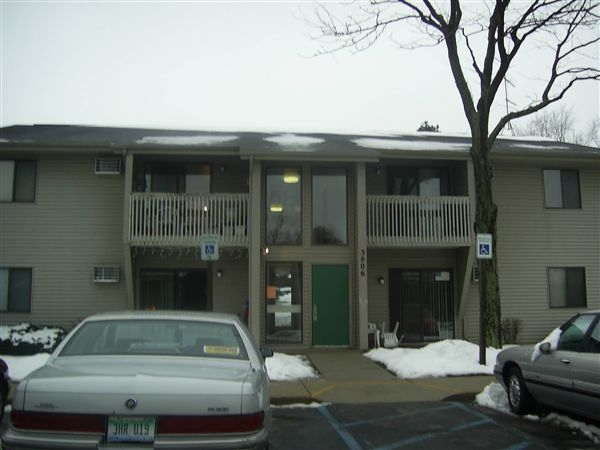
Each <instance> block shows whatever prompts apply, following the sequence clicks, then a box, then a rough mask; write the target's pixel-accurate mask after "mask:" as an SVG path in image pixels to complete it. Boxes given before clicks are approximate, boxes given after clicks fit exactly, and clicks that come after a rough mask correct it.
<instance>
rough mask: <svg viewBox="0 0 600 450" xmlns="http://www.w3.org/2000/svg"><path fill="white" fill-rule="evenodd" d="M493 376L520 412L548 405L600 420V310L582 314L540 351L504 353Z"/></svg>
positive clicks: (530, 348)
mask: <svg viewBox="0 0 600 450" xmlns="http://www.w3.org/2000/svg"><path fill="white" fill-rule="evenodd" d="M494 372H495V375H496V378H497V379H498V380H499V381H500V382H502V383H503V385H504V387H505V389H506V391H507V394H508V403H509V406H510V409H511V410H512V411H513V412H515V413H516V414H527V413H529V412H533V411H534V410H535V409H536V405H537V404H543V405H545V406H549V407H552V408H556V409H560V410H563V411H566V412H569V413H572V414H576V415H580V416H584V417H588V418H590V419H592V420H600V311H590V312H585V313H581V314H577V315H576V316H574V317H572V318H571V319H570V320H569V321H567V322H566V323H565V324H564V325H563V326H561V327H560V329H558V330H556V331H555V332H553V333H551V334H550V335H549V338H547V340H546V341H544V342H542V343H540V344H538V345H536V346H535V347H534V346H520V347H512V348H508V349H506V350H503V351H501V352H500V353H499V354H498V357H497V360H496V366H495V368H494Z"/></svg>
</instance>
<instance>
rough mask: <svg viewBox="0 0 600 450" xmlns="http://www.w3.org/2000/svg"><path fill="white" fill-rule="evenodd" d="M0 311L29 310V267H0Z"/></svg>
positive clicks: (26, 311)
mask: <svg viewBox="0 0 600 450" xmlns="http://www.w3.org/2000/svg"><path fill="white" fill-rule="evenodd" d="M0 311H6V312H25V313H28V312H30V311H31V269H0Z"/></svg>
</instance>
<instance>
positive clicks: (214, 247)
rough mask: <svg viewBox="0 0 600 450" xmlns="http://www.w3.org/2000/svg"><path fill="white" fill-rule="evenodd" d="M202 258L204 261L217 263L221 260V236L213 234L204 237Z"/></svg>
mask: <svg viewBox="0 0 600 450" xmlns="http://www.w3.org/2000/svg"><path fill="white" fill-rule="evenodd" d="M200 257H201V259H202V261H216V260H218V259H219V236H217V235H212V234H207V235H203V236H202V241H201V244H200Z"/></svg>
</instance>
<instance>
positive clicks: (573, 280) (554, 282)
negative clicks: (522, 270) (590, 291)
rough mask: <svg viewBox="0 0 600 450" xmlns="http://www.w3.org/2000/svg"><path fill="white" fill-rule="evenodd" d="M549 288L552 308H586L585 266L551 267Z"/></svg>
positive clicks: (549, 270)
mask: <svg viewBox="0 0 600 450" xmlns="http://www.w3.org/2000/svg"><path fill="white" fill-rule="evenodd" d="M548 290H549V293H550V307H551V308H579V307H582V308H585V307H586V306H587V298H586V287H585V268H583V267H550V268H549V269H548Z"/></svg>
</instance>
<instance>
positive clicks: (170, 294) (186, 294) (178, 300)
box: [140, 269, 210, 311]
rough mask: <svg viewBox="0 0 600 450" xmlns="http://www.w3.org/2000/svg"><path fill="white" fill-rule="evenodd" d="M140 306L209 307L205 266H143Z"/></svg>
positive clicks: (207, 308)
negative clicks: (154, 268) (166, 267)
mask: <svg viewBox="0 0 600 450" xmlns="http://www.w3.org/2000/svg"><path fill="white" fill-rule="evenodd" d="M140 307H141V308H142V309H151V310H154V309H180V310H188V311H209V310H210V303H209V296H208V278H207V271H206V269H198V270H185V269H182V270H142V289H141V300H140Z"/></svg>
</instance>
